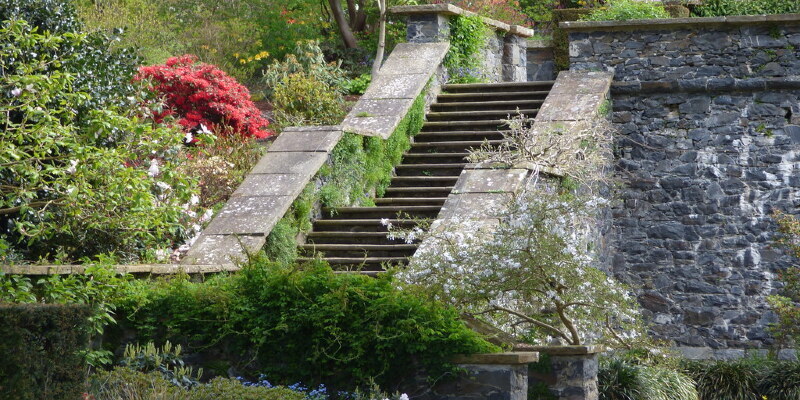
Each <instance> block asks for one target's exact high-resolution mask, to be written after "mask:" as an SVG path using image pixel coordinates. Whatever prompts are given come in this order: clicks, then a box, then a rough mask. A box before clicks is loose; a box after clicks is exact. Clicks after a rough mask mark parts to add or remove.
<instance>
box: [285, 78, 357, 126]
mask: <svg viewBox="0 0 800 400" xmlns="http://www.w3.org/2000/svg"><path fill="white" fill-rule="evenodd" d="M273 104H274V106H275V117H276V119H277V121H278V123H279V124H281V125H283V126H291V125H336V124H338V123H339V122H341V119H342V117H343V116H344V112H345V110H344V98H343V97H342V94H341V93H340V92H339V91H337V90H336V89H334V88H333V87H331V86H330V85H328V84H327V83H325V82H323V81H320V80H319V79H317V78H315V77H314V76H313V75H308V74H305V73H302V72H298V73H293V74H290V75H288V76H286V77H284V78H283V80H281V81H280V83H279V84H278V85H277V86H276V87H275V93H274V94H273Z"/></svg>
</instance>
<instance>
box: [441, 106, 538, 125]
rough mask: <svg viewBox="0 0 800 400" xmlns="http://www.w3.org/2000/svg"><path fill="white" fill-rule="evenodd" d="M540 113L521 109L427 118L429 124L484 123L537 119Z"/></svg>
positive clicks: (446, 114) (443, 114)
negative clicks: (448, 122) (451, 122)
mask: <svg viewBox="0 0 800 400" xmlns="http://www.w3.org/2000/svg"><path fill="white" fill-rule="evenodd" d="M538 112H539V110H538V109H523V108H521V109H519V110H499V111H493V112H491V113H485V112H481V111H452V112H450V111H447V112H437V113H430V114H428V116H427V120H428V121H429V122H440V121H441V122H445V121H483V120H496V119H512V118H514V117H517V116H520V115H524V116H526V117H528V118H534V117H536V114H537V113H538Z"/></svg>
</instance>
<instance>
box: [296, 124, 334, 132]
mask: <svg viewBox="0 0 800 400" xmlns="http://www.w3.org/2000/svg"><path fill="white" fill-rule="evenodd" d="M340 130H342V128H341V127H340V126H339V125H304V126H287V127H285V128H283V132H298V131H307V132H320V131H340Z"/></svg>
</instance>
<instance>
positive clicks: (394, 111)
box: [350, 99, 413, 118]
mask: <svg viewBox="0 0 800 400" xmlns="http://www.w3.org/2000/svg"><path fill="white" fill-rule="evenodd" d="M412 103H413V101H408V99H375V100H370V99H365V100H359V101H358V102H357V103H356V104H355V106H353V109H352V110H350V115H351V116H353V117H354V118H365V117H375V116H387V115H402V116H405V115H406V114H407V113H408V110H409V109H411V104H412ZM359 115H361V116H359Z"/></svg>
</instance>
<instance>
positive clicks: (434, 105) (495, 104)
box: [431, 100, 544, 108]
mask: <svg viewBox="0 0 800 400" xmlns="http://www.w3.org/2000/svg"><path fill="white" fill-rule="evenodd" d="M542 103H544V100H493V101H464V102H455V101H454V102H450V103H432V104H431V108H439V107H442V108H458V107H501V106H513V107H515V108H516V107H519V106H520V105H523V104H542Z"/></svg>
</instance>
